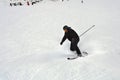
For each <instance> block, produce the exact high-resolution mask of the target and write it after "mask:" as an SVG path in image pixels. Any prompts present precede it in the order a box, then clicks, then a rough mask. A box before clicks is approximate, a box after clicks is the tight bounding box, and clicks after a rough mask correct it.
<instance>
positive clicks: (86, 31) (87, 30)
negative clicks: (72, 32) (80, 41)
mask: <svg viewBox="0 0 120 80" xmlns="http://www.w3.org/2000/svg"><path fill="white" fill-rule="evenodd" d="M93 27H95V25H93V26H91V27H90V28H88V29H87V30H86V31H85V32H83V33H82V34H81V35H80V36H79V37H81V36H82V35H84V34H85V33H86V32H88V31H89V30H90V29H92V28H93Z"/></svg>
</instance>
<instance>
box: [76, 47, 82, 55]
mask: <svg viewBox="0 0 120 80" xmlns="http://www.w3.org/2000/svg"><path fill="white" fill-rule="evenodd" d="M76 52H77V55H78V56H82V54H81V51H80V49H79V48H78V46H77V45H76Z"/></svg>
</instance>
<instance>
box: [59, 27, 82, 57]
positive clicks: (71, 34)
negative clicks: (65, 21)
mask: <svg viewBox="0 0 120 80" xmlns="http://www.w3.org/2000/svg"><path fill="white" fill-rule="evenodd" d="M63 30H64V32H65V34H64V37H63V38H62V41H61V42H60V45H62V44H63V42H64V41H65V40H66V39H68V40H69V41H70V42H71V45H70V50H71V51H76V52H77V55H78V56H80V57H82V54H81V51H80V49H79V48H78V46H77V44H78V42H79V36H78V34H77V33H76V32H75V31H74V30H73V29H71V27H68V26H67V25H65V26H64V27H63Z"/></svg>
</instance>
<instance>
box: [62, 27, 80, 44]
mask: <svg viewBox="0 0 120 80" xmlns="http://www.w3.org/2000/svg"><path fill="white" fill-rule="evenodd" d="M67 30H68V32H65V34H64V37H63V39H62V41H61V43H60V44H62V43H63V42H64V41H65V40H66V39H68V40H69V41H72V39H75V40H77V41H79V36H78V34H77V33H76V32H75V31H74V30H73V29H71V28H68V29H67Z"/></svg>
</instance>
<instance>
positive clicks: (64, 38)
mask: <svg viewBox="0 0 120 80" xmlns="http://www.w3.org/2000/svg"><path fill="white" fill-rule="evenodd" d="M66 38H67V37H66V34H65V35H64V37H63V39H62V41H61V43H60V44H61V45H62V44H63V42H64V41H65V40H66Z"/></svg>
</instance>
